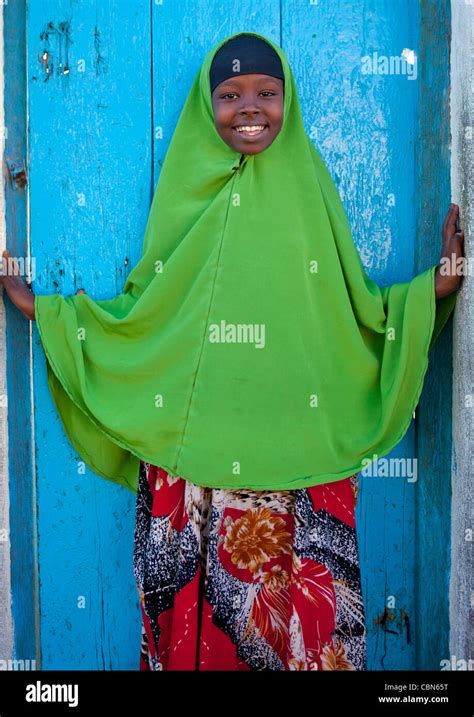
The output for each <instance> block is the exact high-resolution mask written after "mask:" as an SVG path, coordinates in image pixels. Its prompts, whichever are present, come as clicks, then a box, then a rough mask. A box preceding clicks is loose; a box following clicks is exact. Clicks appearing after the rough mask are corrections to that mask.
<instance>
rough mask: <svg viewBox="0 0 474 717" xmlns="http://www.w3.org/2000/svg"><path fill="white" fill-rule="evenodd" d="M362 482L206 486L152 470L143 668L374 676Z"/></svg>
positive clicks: (142, 533) (142, 577) (146, 485)
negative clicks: (369, 671)
mask: <svg viewBox="0 0 474 717" xmlns="http://www.w3.org/2000/svg"><path fill="white" fill-rule="evenodd" d="M356 500H357V474H355V475H353V476H350V477H348V478H344V479H342V480H339V481H335V482H333V483H326V484H323V485H318V486H315V487H311V488H303V489H296V490H283V491H253V490H250V489H241V490H229V489H216V488H204V487H202V486H199V485H196V484H193V483H190V482H189V481H186V480H185V479H183V478H181V477H172V476H170V475H168V473H167V472H166V471H165V470H163V469H162V468H159V467H157V466H153V465H151V464H148V463H144V462H141V464H140V477H139V488H138V493H137V503H136V521H135V537H134V559H133V563H134V575H135V581H136V585H137V589H138V593H139V596H140V607H141V617H142V638H141V646H140V652H139V669H140V670H246V671H250V670H365V669H366V630H365V613H364V604H363V597H362V590H361V580H360V567H359V554H358V545H357V536H356V527H355V519H354V512H355V505H356Z"/></svg>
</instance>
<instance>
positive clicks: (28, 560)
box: [0, 3, 40, 668]
mask: <svg viewBox="0 0 474 717" xmlns="http://www.w3.org/2000/svg"><path fill="white" fill-rule="evenodd" d="M3 21H4V63H5V74H4V81H5V91H4V98H5V127H6V129H7V133H6V138H5V159H6V160H10V162H11V164H12V165H15V166H20V165H22V164H23V165H26V159H27V158H26V86H25V64H26V55H25V46H26V36H25V35H26V33H25V30H26V7H25V4H24V3H8V4H6V5H4V7H3ZM26 193H27V187H25V186H24V185H23V186H22V183H21V182H20V184H17V183H15V181H13V179H12V181H10V178H7V180H6V181H5V219H6V227H7V248H8V249H9V251H10V254H11V256H14V257H19V258H25V257H26V256H27V253H28V248H27V228H26V199H27V194H26ZM4 297H5V306H6V325H7V352H6V353H7V377H6V378H7V399H8V406H9V410H8V443H9V452H8V475H9V486H8V488H9V495H10V535H9V541H8V542H7V543H3V544H1V545H0V548H1V549H2V550H7V549H8V547H9V548H10V560H11V609H12V617H13V624H14V634H13V657H14V658H16V659H18V660H25V661H28V662H26V663H25V664H26V665H27V666H28V665H29V666H30V667H34V666H36V667H37V668H39V667H40V654H39V604H38V573H37V550H36V511H35V480H34V470H33V461H32V458H33V449H32V441H33V437H32V407H31V395H30V394H31V382H30V339H29V321H28V320H27V319H26V318H24V317H23V315H22V314H20V313H19V312H18V311H17V309H16V308H15V307H14V306H13V305H12V304H11V302H10V300H9V299H8V298H7V296H6V294H5V293H4ZM3 458H4V457H3V456H0V460H3ZM7 658H8V656H7V655H1V656H0V659H7ZM33 660H34V661H36V664H35V663H34V662H31V661H33Z"/></svg>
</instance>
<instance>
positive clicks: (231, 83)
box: [219, 75, 281, 92]
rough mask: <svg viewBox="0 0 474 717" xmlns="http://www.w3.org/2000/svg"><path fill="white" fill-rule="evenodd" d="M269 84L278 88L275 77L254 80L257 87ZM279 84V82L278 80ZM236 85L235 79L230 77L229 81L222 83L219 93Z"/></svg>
mask: <svg viewBox="0 0 474 717" xmlns="http://www.w3.org/2000/svg"><path fill="white" fill-rule="evenodd" d="M271 82H273V84H274V85H276V87H279V86H280V84H279V82H278V79H277V78H276V77H270V75H268V76H267V77H259V79H258V80H256V84H257V85H263V84H265V85H267V84H270V83H271ZM280 82H281V80H280ZM238 84H239V83H238V82H237V78H236V77H235V78H233V77H230V78H229V79H227V80H224V81H223V82H222V86H221V87H220V88H219V92H222V91H223V90H224V89H227V87H229V86H234V85H238Z"/></svg>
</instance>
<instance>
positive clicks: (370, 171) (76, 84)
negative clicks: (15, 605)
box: [28, 0, 441, 669]
mask: <svg viewBox="0 0 474 717" xmlns="http://www.w3.org/2000/svg"><path fill="white" fill-rule="evenodd" d="M440 2H441V0H440ZM50 23H51V25H50ZM419 26H420V17H419V10H418V4H417V3H414V2H412V1H411V0H397V2H396V3H394V2H393V0H377V2H373V1H372V0H364V1H361V2H360V3H357V4H356V3H349V2H347V0H331V2H330V3H328V2H325V1H324V0H319V2H316V3H314V4H313V3H310V2H309V1H308V2H304V3H303V2H294V1H291V2H290V0H281V2H280V1H279V0H262V2H260V3H258V4H256V3H255V2H253V0H252V1H247V0H243V1H242V2H240V3H238V5H236V4H235V3H234V2H231V1H230V0H222V1H221V2H220V3H219V4H218V6H217V4H216V3H214V2H210V1H209V0H200V1H199V2H196V0H193V1H191V0H182V1H181V2H180V3H175V2H171V1H168V0H163V1H162V2H151V3H150V2H149V0H134V2H127V3H113V4H105V3H104V4H101V3H92V2H91V1H90V0H82V2H80V3H74V4H71V3H70V2H67V0H37V1H36V2H35V3H33V4H32V5H31V6H30V8H29V17H28V92H29V113H30V135H29V139H30V152H31V157H30V160H31V169H30V196H31V246H32V253H33V255H34V256H35V257H36V259H37V268H38V278H37V281H36V282H35V285H34V290H35V291H37V292H39V293H48V292H54V291H59V292H61V293H63V294H66V295H67V294H70V293H73V292H74V291H76V290H77V289H79V288H84V289H85V290H86V291H87V292H88V293H89V294H91V296H93V297H94V298H109V297H111V296H114V295H115V294H117V293H119V292H120V291H121V290H122V288H123V283H124V280H125V277H126V275H127V273H128V271H129V269H130V267H131V266H133V265H134V264H135V263H136V261H137V260H138V258H139V256H140V250H141V243H142V239H143V233H144V228H145V224H146V218H147V215H148V210H149V204H150V202H151V199H152V196H153V190H154V186H155V183H156V181H157V178H158V175H159V170H160V167H161V164H162V161H163V159H164V156H165V154H166V150H167V147H168V144H169V141H170V139H171V136H172V133H173V129H174V126H175V124H176V121H177V119H178V117H179V114H180V112H181V109H182V106H183V102H184V100H185V98H186V95H187V93H188V90H189V87H190V85H191V82H192V80H193V79H194V76H195V73H196V72H197V70H198V68H199V66H200V64H201V62H202V59H203V57H204V55H205V53H206V52H207V51H208V49H209V48H210V47H212V46H213V45H214V44H215V43H216V42H218V40H219V39H221V38H222V37H225V36H226V35H228V34H230V33H232V32H235V31H240V30H245V29H247V30H255V31H258V32H262V33H263V34H265V35H267V36H268V37H270V38H272V39H274V40H276V41H277V42H278V41H279V42H281V44H282V46H283V48H284V49H285V51H286V52H287V53H288V56H289V59H290V62H291V65H292V67H293V69H294V73H295V77H296V81H297V85H298V89H299V92H300V98H301V104H302V109H303V114H304V119H305V123H306V127H307V129H308V132H309V133H310V134H311V136H312V138H313V141H314V143H315V145H316V146H317V148H318V149H319V150H320V152H321V154H322V156H323V157H324V159H325V160H326V162H327V164H328V166H329V168H330V170H331V172H332V175H333V177H334V179H335V181H336V183H337V185H338V187H339V190H340V192H341V196H342V199H343V201H344V204H345V207H346V210H347V213H348V216H349V220H350V222H351V224H352V227H353V230H354V237H355V241H356V244H357V247H358V249H359V251H360V253H361V256H362V259H363V261H364V263H365V265H366V267H367V270H368V272H369V274H370V275H371V276H372V278H374V279H375V280H377V281H378V282H379V283H380V284H381V285H382V284H391V283H394V282H397V281H406V280H409V279H410V278H411V277H412V276H413V275H414V274H415V273H416V271H420V270H422V269H423V268H426V267H427V266H428V265H429V264H425V265H424V266H419V265H415V242H416V234H415V229H414V227H415V226H416V221H417V211H416V203H417V201H419V198H418V195H417V192H416V179H417V176H418V175H417V165H416V155H415V139H416V137H417V136H418V124H417V122H418V107H419V105H418V102H419V95H418V93H419V79H418V80H413V81H411V80H409V79H408V77H407V76H406V75H393V74H392V75H363V74H362V72H361V58H362V57H363V56H364V55H372V53H374V52H378V53H379V55H383V56H388V57H390V56H395V57H396V56H400V53H401V52H402V51H403V49H404V48H409V49H411V50H414V52H415V54H416V55H417V56H418V54H419V51H418V48H419ZM45 33H46V34H45ZM44 53H47V54H44ZM82 61H83V62H84V63H85V65H84V67H82V65H81V62H82ZM59 63H62V68H61V69H62V70H64V66H65V65H66V64H67V65H68V67H69V72H68V73H67V74H63V73H62V72H60V73H59V74H58V68H59ZM81 70H83V71H81ZM190 169H191V171H192V168H190ZM127 260H128V261H127ZM429 263H430V262H429ZM415 267H416V271H415ZM34 375H35V418H36V460H37V473H38V509H39V555H40V578H41V627H42V653H43V667H44V668H45V669H55V668H59V669H64V668H68V667H69V668H70V667H72V668H77V669H102V668H105V669H137V667H138V647H139V644H138V643H139V609H138V598H137V595H136V590H135V586H134V583H133V577H132V539H133V518H134V502H133V497H132V495H131V494H129V493H128V492H127V491H125V490H122V489H120V488H118V487H117V486H114V485H113V484H111V483H108V482H107V481H104V480H103V479H101V478H99V477H97V476H95V475H94V474H93V473H92V472H90V471H88V470H87V471H86V475H80V474H79V473H78V461H79V460H80V459H79V457H78V456H77V455H76V454H75V453H74V451H73V449H72V447H71V446H70V444H69V442H68V440H67V438H66V437H65V435H64V432H63V430H62V427H61V425H60V423H59V419H58V417H57V415H56V412H55V408H54V405H53V403H52V401H51V398H50V396H49V392H48V387H47V384H46V378H45V366H44V358H43V355H42V351H41V347H40V344H39V337H38V334H37V331H36V328H35V331H34ZM414 437H415V436H414V425H413V424H412V425H411V427H410V429H409V431H408V433H407V434H406V436H405V438H404V439H403V441H402V442H401V443H400V444H399V446H398V447H397V449H396V450H395V451H393V452H392V454H391V456H390V457H398V456H401V457H405V458H408V459H412V458H413V457H414V455H415V454H414V450H415V442H414ZM79 467H80V466H79ZM423 478H424V474H423V475H418V482H417V483H414V482H409V481H408V480H407V479H406V478H400V477H393V478H375V477H368V476H362V477H361V481H360V483H361V486H360V501H359V505H358V532H359V541H360V551H361V559H362V572H363V585H364V593H365V599H366V611H367V624H368V630H369V640H368V647H369V651H368V654H369V664H368V666H369V669H403V668H408V669H410V668H414V667H416V664H415V636H416V629H417V623H416V619H415V539H416V538H415V495H416V492H417V491H418V490H419V487H418V486H419V485H420V481H421V480H423ZM81 596H85V608H81V607H78V600H79V599H80V597H81ZM391 597H393V600H394V601H395V602H394V605H395V606H394V607H390V608H389V613H388V615H389V617H390V616H393V618H394V619H393V620H390V619H389V620H388V621H387V622H386V627H387V629H388V630H389V631H392V632H389V631H385V630H383V626H382V625H381V624H376V620H377V618H380V617H381V616H382V615H383V614H384V611H385V609H386V608H387V605H390V603H389V602H388V601H389V600H390V598H391ZM404 615H406V616H408V620H409V623H408V624H409V625H410V628H411V629H410V633H411V634H410V637H411V640H410V642H408V640H407V623H406V621H405V619H404Z"/></svg>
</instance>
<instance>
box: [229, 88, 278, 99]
mask: <svg viewBox="0 0 474 717" xmlns="http://www.w3.org/2000/svg"><path fill="white" fill-rule="evenodd" d="M236 94H237V93H236V92H226V93H225V94H224V95H222V97H221V99H223V100H225V99H226V97H230V96H231V95H236ZM259 94H261V95H275V94H276V93H275V92H273V91H272V90H262V91H261V92H260V93H259Z"/></svg>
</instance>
